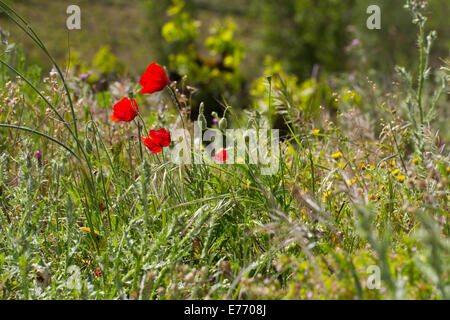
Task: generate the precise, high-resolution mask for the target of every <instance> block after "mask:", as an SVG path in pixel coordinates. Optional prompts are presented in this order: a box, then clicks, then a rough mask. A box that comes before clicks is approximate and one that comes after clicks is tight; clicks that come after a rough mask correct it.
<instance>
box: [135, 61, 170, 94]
mask: <svg viewBox="0 0 450 320" xmlns="http://www.w3.org/2000/svg"><path fill="white" fill-rule="evenodd" d="M139 84H140V85H141V86H142V87H143V88H142V90H141V93H142V94H144V93H154V92H158V91H161V90H163V89H164V87H165V86H167V85H168V84H169V79H168V78H167V75H166V72H165V71H164V69H163V68H161V67H160V66H158V65H157V64H156V63H152V64H151V65H150V66H149V67H148V68H147V70H145V73H144V74H143V75H142V77H141V79H140V80H139Z"/></svg>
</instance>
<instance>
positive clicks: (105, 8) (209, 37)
mask: <svg viewBox="0 0 450 320" xmlns="http://www.w3.org/2000/svg"><path fill="white" fill-rule="evenodd" d="M9 3H10V4H11V5H12V6H13V7H14V8H15V9H16V10H17V11H18V13H20V14H21V15H23V16H24V17H26V18H27V19H28V21H29V22H30V23H31V24H32V25H33V26H34V28H35V29H36V30H37V32H38V34H39V35H40V36H41V38H42V40H43V41H44V43H46V45H47V47H48V48H49V49H50V52H52V53H53V55H54V56H55V57H56V58H57V60H58V61H59V62H60V63H61V65H63V66H65V65H67V61H69V60H68V58H69V52H70V64H71V67H72V68H71V70H72V71H74V72H75V75H77V76H79V75H84V76H86V75H88V76H89V78H88V81H89V82H90V83H92V84H97V85H96V89H97V90H99V91H102V90H105V91H106V90H107V88H108V83H111V81H113V80H116V79H118V78H120V77H122V76H128V77H129V76H131V77H134V78H135V79H137V77H138V76H139V75H140V74H142V73H143V72H144V70H145V68H146V67H147V66H148V65H149V63H151V62H154V61H156V62H157V63H159V64H161V65H164V66H166V67H167V68H168V71H169V72H170V77H171V80H179V81H181V80H183V81H185V83H186V84H189V85H190V86H192V87H195V88H197V89H200V90H198V91H197V95H195V96H194V98H195V99H196V101H197V105H198V103H199V101H205V103H206V105H207V106H209V107H210V109H211V110H215V109H217V105H218V104H219V103H220V101H223V100H226V101H227V102H228V103H230V104H233V105H238V106H240V107H246V106H248V105H249V104H251V103H254V101H253V100H252V99H251V97H252V93H255V92H257V91H258V90H259V89H261V90H263V88H259V87H258V83H255V81H256V80H257V79H258V78H260V77H261V76H263V75H270V74H274V73H283V74H285V75H286V77H290V78H289V79H293V80H292V82H298V83H299V84H301V83H302V82H303V81H306V80H307V79H311V78H318V77H319V75H320V76H322V77H324V76H327V77H328V78H327V79H331V77H330V76H333V75H342V74H345V75H346V76H348V77H350V79H353V78H354V77H355V76H356V75H358V74H361V75H363V76H364V77H365V78H370V79H371V80H373V81H377V83H380V84H381V86H383V85H384V86H390V85H391V82H392V75H393V74H394V67H395V65H402V66H405V67H407V68H410V67H412V66H413V65H414V63H416V61H417V50H415V48H416V47H417V45H416V32H417V29H416V27H415V26H414V25H413V24H412V23H411V17H410V13H409V12H408V11H407V10H405V9H403V5H404V1H403V0H395V1H392V0H383V1H381V0H357V1H356V0H346V1H341V0H279V1H272V0H248V1H241V0H227V1H222V0H96V1H90V0H78V1H76V0H58V1H54V0H11V1H9ZM71 4H76V5H79V6H80V8H81V20H82V28H81V30H73V31H70V32H68V30H67V28H66V19H67V17H68V15H67V14H66V9H67V7H68V6H69V5H71ZM372 4H377V5H379V6H380V7H381V13H382V17H381V18H382V29H381V30H368V29H367V28H366V20H367V18H368V16H369V15H368V14H367V13H366V9H367V7H368V6H369V5H372ZM428 16H429V17H430V19H429V22H428V24H427V27H428V29H429V30H431V29H435V30H436V31H437V32H438V40H437V41H436V45H435V47H434V48H433V52H432V61H431V64H432V66H439V65H440V64H441V63H442V61H441V59H445V58H447V57H448V55H449V48H450V36H449V32H450V31H449V30H450V28H449V22H448V21H449V19H448V17H449V16H450V6H449V1H448V0H431V1H429V13H428ZM0 26H1V27H2V29H3V30H7V31H8V32H10V34H11V36H10V39H11V40H10V41H13V42H16V43H22V44H23V46H24V52H25V53H26V56H27V59H28V61H30V60H31V61H30V62H34V63H36V64H38V65H39V66H41V68H42V69H43V70H44V71H47V70H48V68H49V64H48V61H46V59H45V58H44V57H43V55H42V54H41V53H40V51H39V49H38V48H37V47H36V46H35V45H33V44H32V43H31V42H30V40H29V39H28V38H26V36H25V35H24V34H23V32H21V31H20V30H18V28H17V27H15V26H13V25H11V22H10V21H8V19H7V18H6V17H5V16H4V14H0ZM69 44H70V45H69ZM69 47H70V51H69ZM413 70H415V69H413ZM184 75H186V77H185V78H182V76H184ZM99 82H100V84H98V83H99ZM193 105H195V103H194V104H193ZM193 116H194V117H195V110H193Z"/></svg>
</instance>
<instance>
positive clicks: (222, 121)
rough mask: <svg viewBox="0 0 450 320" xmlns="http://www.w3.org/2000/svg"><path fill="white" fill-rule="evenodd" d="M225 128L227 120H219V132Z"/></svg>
mask: <svg viewBox="0 0 450 320" xmlns="http://www.w3.org/2000/svg"><path fill="white" fill-rule="evenodd" d="M227 127H228V121H227V118H222V119H220V121H219V129H220V130H226V128H227Z"/></svg>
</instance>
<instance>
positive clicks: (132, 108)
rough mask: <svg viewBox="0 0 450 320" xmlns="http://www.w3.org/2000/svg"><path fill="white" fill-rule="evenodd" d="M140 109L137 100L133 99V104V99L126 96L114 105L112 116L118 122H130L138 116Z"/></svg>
mask: <svg viewBox="0 0 450 320" xmlns="http://www.w3.org/2000/svg"><path fill="white" fill-rule="evenodd" d="M138 111H139V108H138V105H137V103H136V100H135V99H133V104H131V100H130V99H128V98H126V97H125V98H123V99H122V100H120V101H119V102H117V103H116V104H115V105H114V109H113V114H112V115H110V118H111V120H112V121H116V122H119V121H126V122H129V121H132V120H133V119H134V118H136V116H137V112H138Z"/></svg>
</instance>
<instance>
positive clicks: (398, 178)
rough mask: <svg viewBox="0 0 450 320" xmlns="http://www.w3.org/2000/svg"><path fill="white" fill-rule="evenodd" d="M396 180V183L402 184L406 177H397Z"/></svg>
mask: <svg viewBox="0 0 450 320" xmlns="http://www.w3.org/2000/svg"><path fill="white" fill-rule="evenodd" d="M396 178H397V180H398V181H400V182H403V181H405V179H406V176H403V175H399V176H397V177H396Z"/></svg>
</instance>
